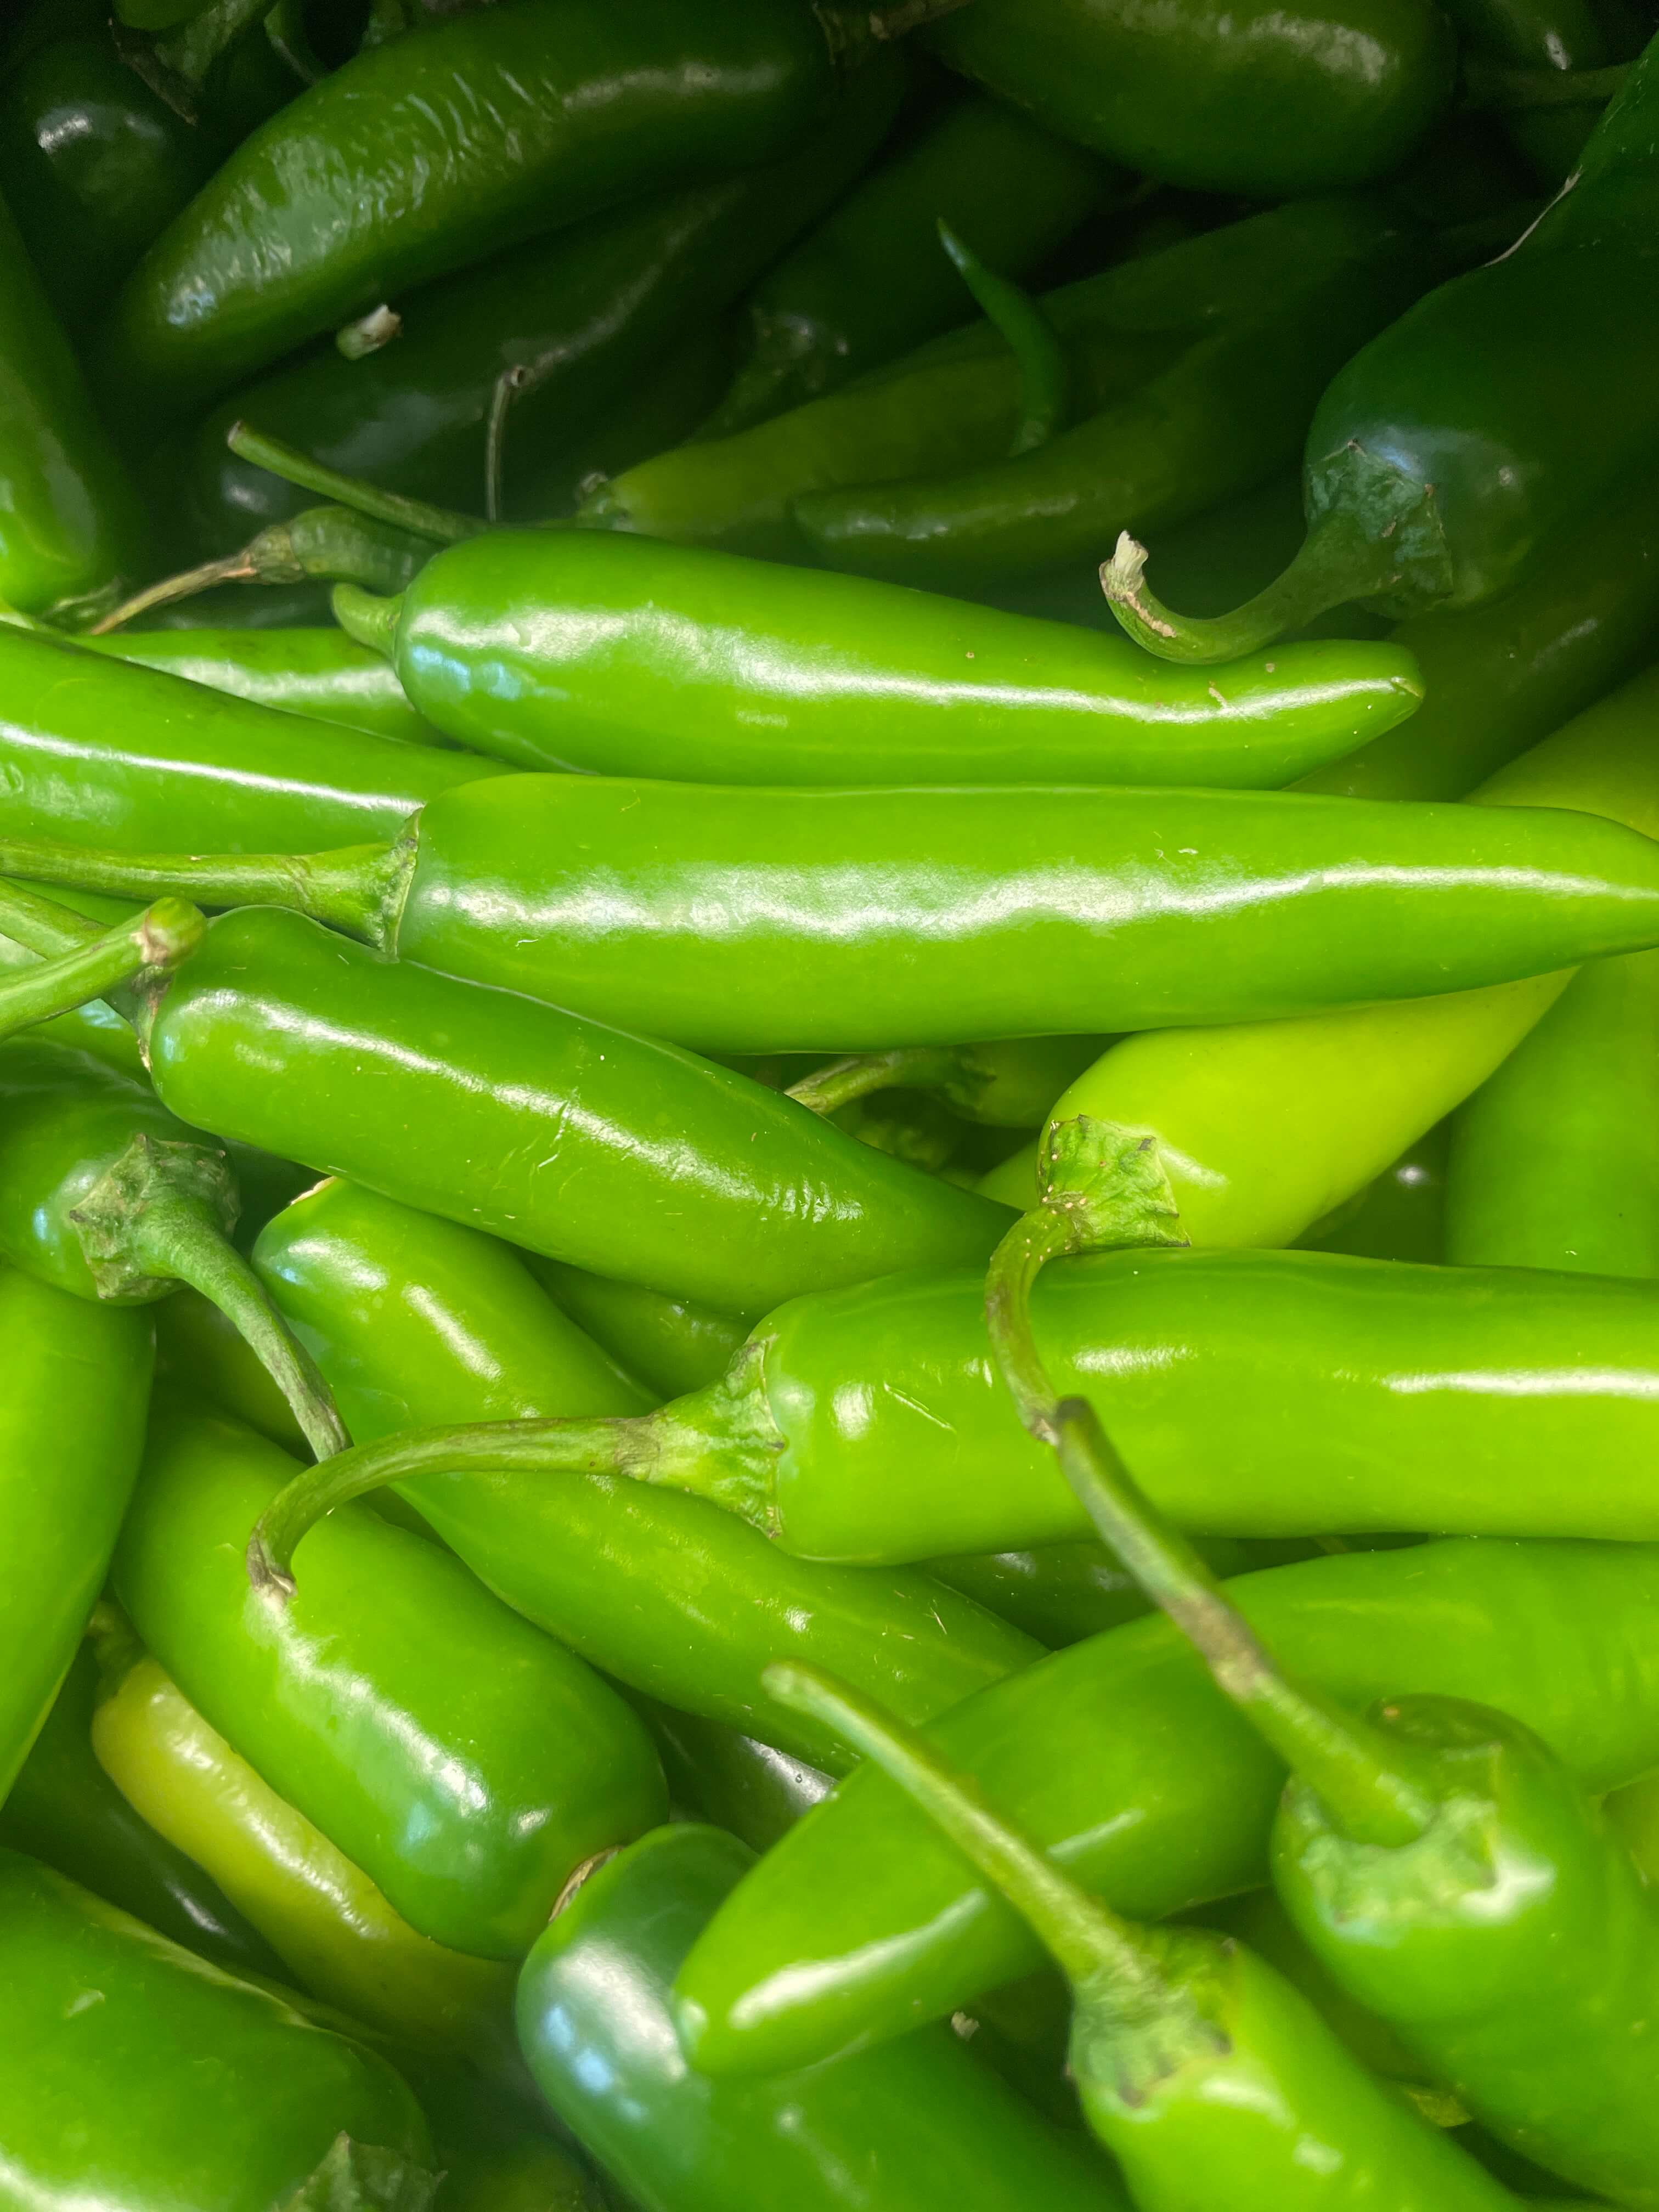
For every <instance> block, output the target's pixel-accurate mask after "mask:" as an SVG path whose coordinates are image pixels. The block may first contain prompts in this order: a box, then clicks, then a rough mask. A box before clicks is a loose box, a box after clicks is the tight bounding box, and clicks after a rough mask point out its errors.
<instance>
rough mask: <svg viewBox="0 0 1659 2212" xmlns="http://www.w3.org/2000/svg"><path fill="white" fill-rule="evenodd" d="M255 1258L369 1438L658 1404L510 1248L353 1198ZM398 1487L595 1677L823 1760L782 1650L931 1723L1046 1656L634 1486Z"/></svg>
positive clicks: (969, 1613)
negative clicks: (643, 1395) (786, 1685)
mask: <svg viewBox="0 0 1659 2212" xmlns="http://www.w3.org/2000/svg"><path fill="white" fill-rule="evenodd" d="M257 1261H258V1266H259V1267H260V1268H261V1270H262V1272H263V1273H264V1276H265V1279H266V1280H267V1282H268V1283H269V1284H270V1287H271V1291H272V1293H273V1295H274V1296H276V1297H277V1298H278V1299H279V1300H280V1302H281V1303H282V1304H283V1310H284V1311H285V1312H286V1313H287V1314H288V1316H289V1319H290V1320H291V1321H292V1322H294V1324H295V1328H296V1329H298V1330H299V1331H300V1332H301V1334H302V1336H303V1337H304V1339H305V1340H306V1341H307V1343H308V1344H310V1345H311V1346H313V1349H314V1351H315V1352H316V1354H317V1356H318V1358H319V1361H320V1363H321V1364H322V1365H323V1368H324V1370H325V1372H326V1373H327V1374H329V1375H330V1376H331V1377H332V1378H333V1381H334V1383H335V1386H336V1388H337V1389H339V1390H340V1391H341V1392H342V1394H343V1399H344V1401H345V1403H346V1405H347V1406H348V1407H349V1417H350V1419H351V1420H352V1421H353V1423H354V1424H355V1425H356V1428H357V1429H358V1430H359V1431H361V1433H362V1434H363V1435H364V1436H369V1435H380V1436H390V1435H392V1434H395V1433H396V1432H397V1431H399V1430H402V1429H404V1428H407V1427H410V1426H411V1425H418V1424H420V1423H421V1422H422V1421H431V1420H450V1421H453V1420H463V1419H472V1420H484V1419H492V1418H493V1419H502V1418H515V1417H524V1416H532V1415H536V1414H546V1413H555V1412H557V1413H566V1412H568V1413H588V1414H599V1415H606V1414H608V1415H611V1416H617V1415H621V1416H626V1415H628V1414H629V1413H633V1412H634V1411H635V1409H636V1408H637V1407H638V1406H639V1404H640V1401H641V1400H640V1393H639V1392H638V1391H637V1389H634V1388H632V1387H629V1386H628V1385H626V1384H625V1383H622V1382H621V1381H619V1378H618V1376H617V1371H616V1369H615V1367H614V1366H613V1365H612V1364H611V1362H610V1361H609V1360H607V1359H606V1358H605V1357H604V1356H603V1355H602V1354H601V1353H600V1352H599V1351H598V1349H597V1347H596V1346H593V1345H592V1344H591V1343H589V1342H588V1341H587V1340H586V1339H585V1338H583V1337H582V1336H581V1335H580V1332H578V1331H577V1330H576V1329H575V1328H574V1327H573V1326H572V1325H571V1324H570V1323H569V1322H567V1321H566V1320H565V1319H564V1316H562V1315H561V1314H560V1313H559V1312H558V1311H557V1310H556V1309H555V1308H554V1307H553V1306H552V1305H551V1304H550V1302H549V1301H548V1300H547V1299H546V1298H545V1297H544V1296H543V1295H542V1294H541V1292H539V1291H538V1290H537V1289H536V1287H535V1285H533V1284H532V1282H531V1281H530V1279H528V1277H527V1275H526V1272H525V1270H524V1269H523V1268H522V1267H520V1264H519V1262H518V1261H517V1259H516V1257H515V1256H514V1255H513V1254H512V1253H511V1252H509V1251H507V1249H505V1248H503V1247H501V1246H499V1245H495V1244H492V1243H490V1242H489V1240H488V1239H487V1238H484V1237H479V1236H477V1235H476V1234H474V1233H472V1232H470V1231H465V1230H461V1229H458V1228H455V1227H453V1226H452V1225H449V1224H447V1223H445V1222H441V1221H435V1220H433V1219H432V1218H430V1217H429V1216H427V1215H423V1214H417V1213H413V1212H409V1211H407V1210H406V1209H404V1207H401V1206H392V1205H391V1204H389V1203H388V1202H387V1201H386V1200H384V1199H379V1198H376V1197H374V1195H373V1194H370V1193H368V1192H366V1191H363V1190H360V1189H356V1188H353V1187H352V1186H351V1185H349V1184H347V1183H342V1182H333V1183H328V1184H325V1185H323V1186H321V1187H320V1188H319V1189H317V1190H315V1191H313V1192H311V1193H309V1194H307V1196H306V1197H305V1198H304V1199H302V1200H299V1201H297V1202H296V1203H295V1205H294V1206H291V1207H289V1211H288V1212H287V1213H286V1214H283V1215H280V1216H278V1218H276V1220H275V1221H273V1222H272V1223H270V1225H269V1226H268V1227H267V1228H266V1230H265V1231H264V1234H263V1235H262V1237H260V1240H259V1243H258V1248H257ZM401 1494H402V1495H404V1496H405V1497H406V1498H407V1499H408V1501H409V1502H410V1504H413V1505H415V1506H416V1507H417V1508H418V1510H420V1512H421V1513H422V1514H423V1515H424V1516H426V1518H427V1519H428V1521H429V1522H431V1524H432V1526H433V1527H434V1528H436V1529H437V1531H438V1532H439V1534H441V1536H442V1537H443V1538H444V1540H445V1541H446V1542H447V1543H449V1544H452V1545H453V1547H455V1549H456V1551H457V1552H459V1554H460V1555H461V1557H462V1558H463V1559H465V1561H466V1562H467V1564H468V1565H469V1566H471V1568H472V1570H473V1571H474V1572H475V1573H476V1574H477V1575H478V1576H479V1577H481V1579H482V1580H483V1581H484V1582H485V1583H488V1584H489V1587H490V1588H491V1589H495V1590H496V1591H498V1592H499V1593H500V1594H501V1595H502V1596H503V1597H505V1598H506V1599H507V1601H508V1602H509V1603H510V1604H513V1605H514V1606H516V1607H518V1608H519V1610H520V1612H521V1613H525V1614H526V1615H527V1616H528V1618H529V1619H531V1620H534V1621H537V1622H538V1623H539V1625H540V1626H542V1627H544V1628H545V1629H546V1630H547V1631H548V1632H549V1633H550V1634H551V1635H555V1636H557V1637H559V1638H562V1640H563V1641H564V1642H566V1643H567V1644H571V1645H572V1646H573V1647H574V1649H575V1650H579V1651H580V1652H581V1653H582V1654H583V1655H584V1656H586V1657H587V1658H589V1659H591V1660H592V1662H593V1663H594V1664H595V1665H597V1666H600V1667H603V1668H605V1670H606V1671H607V1672H608V1673H610V1674H615V1675H617V1677H619V1678H620V1679H621V1680H623V1681H625V1682H627V1683H628V1684H629V1686H631V1687H633V1688H635V1689H637V1690H640V1691H642V1692H645V1694H646V1695H647V1696H648V1697H652V1698H654V1699H658V1700H659V1702H661V1703H664V1704H666V1705H671V1706H673V1707H676V1708H683V1709H684V1710H686V1711H690V1712H692V1713H694V1714H696V1715H698V1716H700V1717H704V1718H708V1719H711V1720H718V1721H720V1722H723V1723H725V1724H726V1726H728V1727H730V1728H732V1729H737V1730H738V1731H739V1732H740V1733H742V1734H744V1735H750V1736H756V1737H759V1738H761V1739H762V1740H763V1741H766V1742H768V1743H769V1744H771V1745H773V1746H774V1747H775V1748H778V1749H781V1750H782V1751H783V1752H785V1753H787V1754H789V1755H790V1756H792V1757H795V1758H800V1759H810V1760H811V1761H813V1762H814V1763H815V1764H818V1765H823V1764H824V1763H826V1762H827V1761H828V1760H829V1759H834V1758H836V1757H837V1756H838V1753H837V1752H836V1745H835V1742H834V1740H833V1739H832V1738H829V1737H827V1736H825V1735H823V1733H822V1732H821V1731H816V1730H811V1729H804V1728H803V1727H802V1726H801V1725H800V1723H799V1722H798V1721H796V1720H795V1719H794V1717H793V1715H790V1714H787V1713H785V1712H783V1711H780V1709H779V1708H777V1707H776V1706H775V1705H773V1704H772V1702H771V1700H770V1699H768V1698H767V1697H766V1696H765V1694H764V1693H763V1691H762V1689H761V1686H760V1677H761V1674H762V1673H763V1670H764V1668H765V1667H766V1665H767V1663H768V1662H769V1660H770V1659H772V1658H774V1657H775V1656H776V1655H777V1654H778V1652H779V1651H781V1650H797V1651H799V1652H800V1653H802V1655H803V1656H811V1657H817V1658H822V1659H823V1661H824V1662H825V1663H826V1664H828V1663H829V1662H831V1659H832V1657H833V1663H834V1664H835V1665H836V1667H837V1668H840V1669H841V1670H842V1672H844V1673H848V1674H856V1675H857V1676H859V1677H860V1679H861V1680H864V1681H866V1682H867V1683H868V1684H869V1685H870V1686H871V1687H872V1689H878V1690H879V1692H880V1694H881V1695H882V1696H883V1697H884V1698H885V1699H890V1701H891V1702H892V1703H893V1704H894V1705H897V1706H900V1707H901V1708H902V1710H904V1711H906V1712H907V1713H908V1714H909V1715H911V1716H913V1717H921V1716H922V1715H923V1714H933V1713H936V1712H939V1711H943V1710H944V1709H945V1707H946V1706H948V1705H953V1704H955V1703H957V1701H958V1700H959V1699H963V1698H965V1697H969V1696H970V1695H971V1694H972V1693H973V1692H975V1690H978V1689H981V1688H982V1687H983V1686H985V1685H986V1684H987V1682H992V1681H996V1680H1000V1679H1001V1677H1003V1676H1004V1675H1006V1674H1011V1673H1012V1672H1014V1671H1015V1670H1016V1669H1018V1668H1020V1667H1023V1666H1024V1665H1025V1664H1026V1663H1027V1662H1028V1661H1030V1659H1032V1658H1034V1657H1036V1656H1037V1653H1038V1651H1039V1649H1040V1647H1039V1646H1038V1645H1037V1644H1035V1643H1034V1642H1033V1641H1032V1640H1031V1638H1029V1637H1026V1636H1023V1635H1021V1634H1020V1632H1018V1630H1017V1629H1014V1628H1011V1627H1009V1626H1007V1625H1006V1623H1004V1622H1003V1621H1001V1620H997V1619H995V1618H994V1616H992V1615H991V1614H989V1613H986V1612H985V1611H984V1610H983V1609H982V1608H981V1607H979V1606H977V1605H975V1604H972V1603H970V1602H969V1601H967V1600H966V1599H963V1598H961V1597H959V1596H958V1595H957V1594H956V1593H955V1592H954V1591H951V1590H947V1589H945V1587H944V1586H943V1584H941V1583H936V1582H934V1581H933V1580H931V1579H930V1578H929V1577H927V1576H926V1575H921V1574H904V1573H899V1574H896V1573H893V1572H891V1571H886V1572H880V1573H874V1572H869V1571H865V1570H862V1569H850V1568H842V1567H819V1566H811V1565H804V1564H802V1563H800V1562H798V1561H794V1560H791V1559H788V1558H787V1557H786V1556H785V1555H784V1554H782V1553H780V1552H779V1550H778V1548H777V1547H776V1546H775V1545H773V1544H769V1543H768V1541H766V1539H765V1538H764V1537H763V1536H762V1535H760V1534H758V1532H757V1531H756V1530H755V1529H753V1528H745V1527H744V1524H743V1523H742V1522H740V1521H738V1520H737V1519H736V1518H735V1517H734V1516H732V1515H730V1514H725V1513H720V1512H717V1511H716V1510H714V1508H712V1507H710V1506H708V1505H705V1504H702V1502H701V1501H700V1500H698V1499H696V1498H676V1497H672V1496H671V1495H669V1494H667V1493H665V1492H656V1491H652V1490H649V1489H647V1488H646V1487H645V1486H642V1485H640V1484H637V1483H630V1482H625V1481H619V1480H615V1479H607V1478H605V1477H595V1478H586V1477H583V1476H580V1475H573V1476H572V1477H570V1478H569V1479H568V1480H562V1481H560V1482H557V1483H544V1484H532V1483H513V1482H500V1483H494V1484H486V1483H480V1482H478V1481H477V1480H474V1479H472V1478H471V1477H470V1476H468V1475H465V1474H457V1475H453V1476H451V1475H447V1474H434V1475H431V1476H427V1477H422V1479H421V1480H418V1481H416V1482H411V1483H410V1485H409V1486H408V1487H407V1490H406V1491H404V1492H402V1493H401ZM300 1567H301V1574H302V1576H303V1575H304V1574H305V1573H307V1572H308V1571H309V1570H308V1568H307V1565H306V1561H305V1559H303V1558H302V1559H301V1561H300Z"/></svg>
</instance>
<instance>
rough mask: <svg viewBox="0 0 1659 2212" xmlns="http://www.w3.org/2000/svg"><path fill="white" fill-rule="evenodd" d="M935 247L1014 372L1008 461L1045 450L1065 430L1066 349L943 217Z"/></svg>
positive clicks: (1032, 304)
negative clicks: (1014, 414) (1015, 397)
mask: <svg viewBox="0 0 1659 2212" xmlns="http://www.w3.org/2000/svg"><path fill="white" fill-rule="evenodd" d="M939 243H940V244H941V245H942V246H944V248H945V252H946V253H947V254H949V256H950V258H951V262H952V263H953V264H955V267H956V269H957V272H958V273H959V274H960V276H961V277H962V281H963V283H964V284H966V286H967V287H968V289H969V292H971V293H972V294H973V296H974V299H975V302H976V303H977V304H978V306H979V307H981V309H982V310H983V312H984V313H985V314H986V315H987V317H988V319H990V321H991V322H992V323H993V324H994V326H995V328H996V329H997V331H999V333H1000V335H1001V337H1003V338H1004V340H1005V341H1006V343H1007V346H1008V349H1009V351H1010V352H1011V353H1012V355H1013V356H1014V360H1015V362H1016V364H1017V366H1018V369H1019V411H1018V419H1017V420H1016V422H1015V424H1014V435H1013V439H1012V443H1011V444H1010V446H1009V447H1008V457H1009V459H1011V460H1018V458H1019V456H1020V455H1021V454H1022V453H1035V452H1036V449H1037V447H1039V446H1046V445H1047V444H1048V441H1049V439H1050V438H1052V437H1053V436H1054V433H1055V431H1056V430H1060V429H1062V428H1064V427H1065V421H1066V408H1067V405H1068V403H1069V401H1070V398H1071V368H1070V365H1069V363H1068V362H1067V361H1066V349H1065V348H1064V347H1063V346H1062V345H1061V343H1060V337H1059V334H1058V333H1057V332H1056V331H1055V329H1054V325H1053V324H1052V323H1051V322H1050V321H1049V320H1048V316H1047V315H1046V314H1045V313H1043V311H1042V308H1041V307H1039V306H1038V304H1037V302H1036V301H1035V300H1034V299H1033V298H1032V297H1031V295H1030V293H1029V292H1027V291H1026V290H1025V289H1024V288H1023V286H1021V285H1018V284H1016V283H1012V282H1011V281H1010V280H1009V279H1008V278H1007V277H1006V276H1000V275H999V274H998V273H997V271H996V270H994V269H989V268H987V266H986V264H985V263H984V262H982V261H981V259H980V258H979V256H978V254H977V253H975V252H974V250H973V248H972V246H969V244H968V243H967V241H966V240H963V239H961V238H958V237H957V234H956V232H955V231H954V230H952V229H951V226H950V224H949V223H948V222H945V218H944V217H943V216H940V217H939Z"/></svg>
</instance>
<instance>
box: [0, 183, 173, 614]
mask: <svg viewBox="0 0 1659 2212" xmlns="http://www.w3.org/2000/svg"><path fill="white" fill-rule="evenodd" d="M144 539H145V523H144V518H143V511H142V509H141V508H140V507H139V504H138V495H137V492H136V491H135V490H134V489H133V488H132V486H131V483H129V482H128V481H127V477H126V474H125V471H124V469H123V467H122V465H121V463H120V461H119V460H118V459H117V457H116V453H115V450H114V447H112V445H111V444H110V441H109V439H108V437H107V436H106V433H105V431H104V428H103V425H102V424H101V423H100V422H99V420H98V417H97V415H96V413H95V412H94V408H93V404H92V397H91V394H90V393H89V392H88V390H87V387H86V385H85V383H84V381H83V380H82V374H81V371H80V369H79V368H78V367H77V366H76V360H75V356H74V355H73V354H72V353H71V352H70V346H69V340H68V339H67V338H66V337H64V332H63V330H62V328H61V327H60V325H59V324H58V319H57V317H56V316H55V315H54V314H53V313H52V307H51V304H50V302H49V301H48V300H47V298H46V292H45V290H44V289H43V288H42V286H41V283H40V278H39V276H37V275H36V274H35V271H34V266H33V263H32V262H31V261H30V259H29V258H28V254H27V251H26V250H25V247H24V245H23V241H22V240H21V237H20V236H19V235H18V231H17V226H16V224H15V222H13V221H12V218H11V216H10V214H9V212H8V210H7V208H6V205H5V203H4V201H3V200H0V600H3V602H4V603H5V604H6V605H9V606H14V607H16V608H18V609H19V610H20V611H21V612H22V613H24V614H27V615H50V616H52V617H57V618H59V619H61V620H62V621H64V623H66V624H68V625H70V627H74V626H76V624H79V623H87V622H90V621H93V620H94V619H95V618H96V617H97V616H98V615H100V614H101V613H103V612H105V611H106V610H107V609H108V608H110V607H112V606H113V605H115V604H116V602H117V601H118V599H120V598H121V596H122V593H123V591H124V589H125V588H127V587H129V586H131V584H132V583H134V582H135V581H136V580H137V574H138V571H139V569H140V568H142V566H143V560H144Z"/></svg>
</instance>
